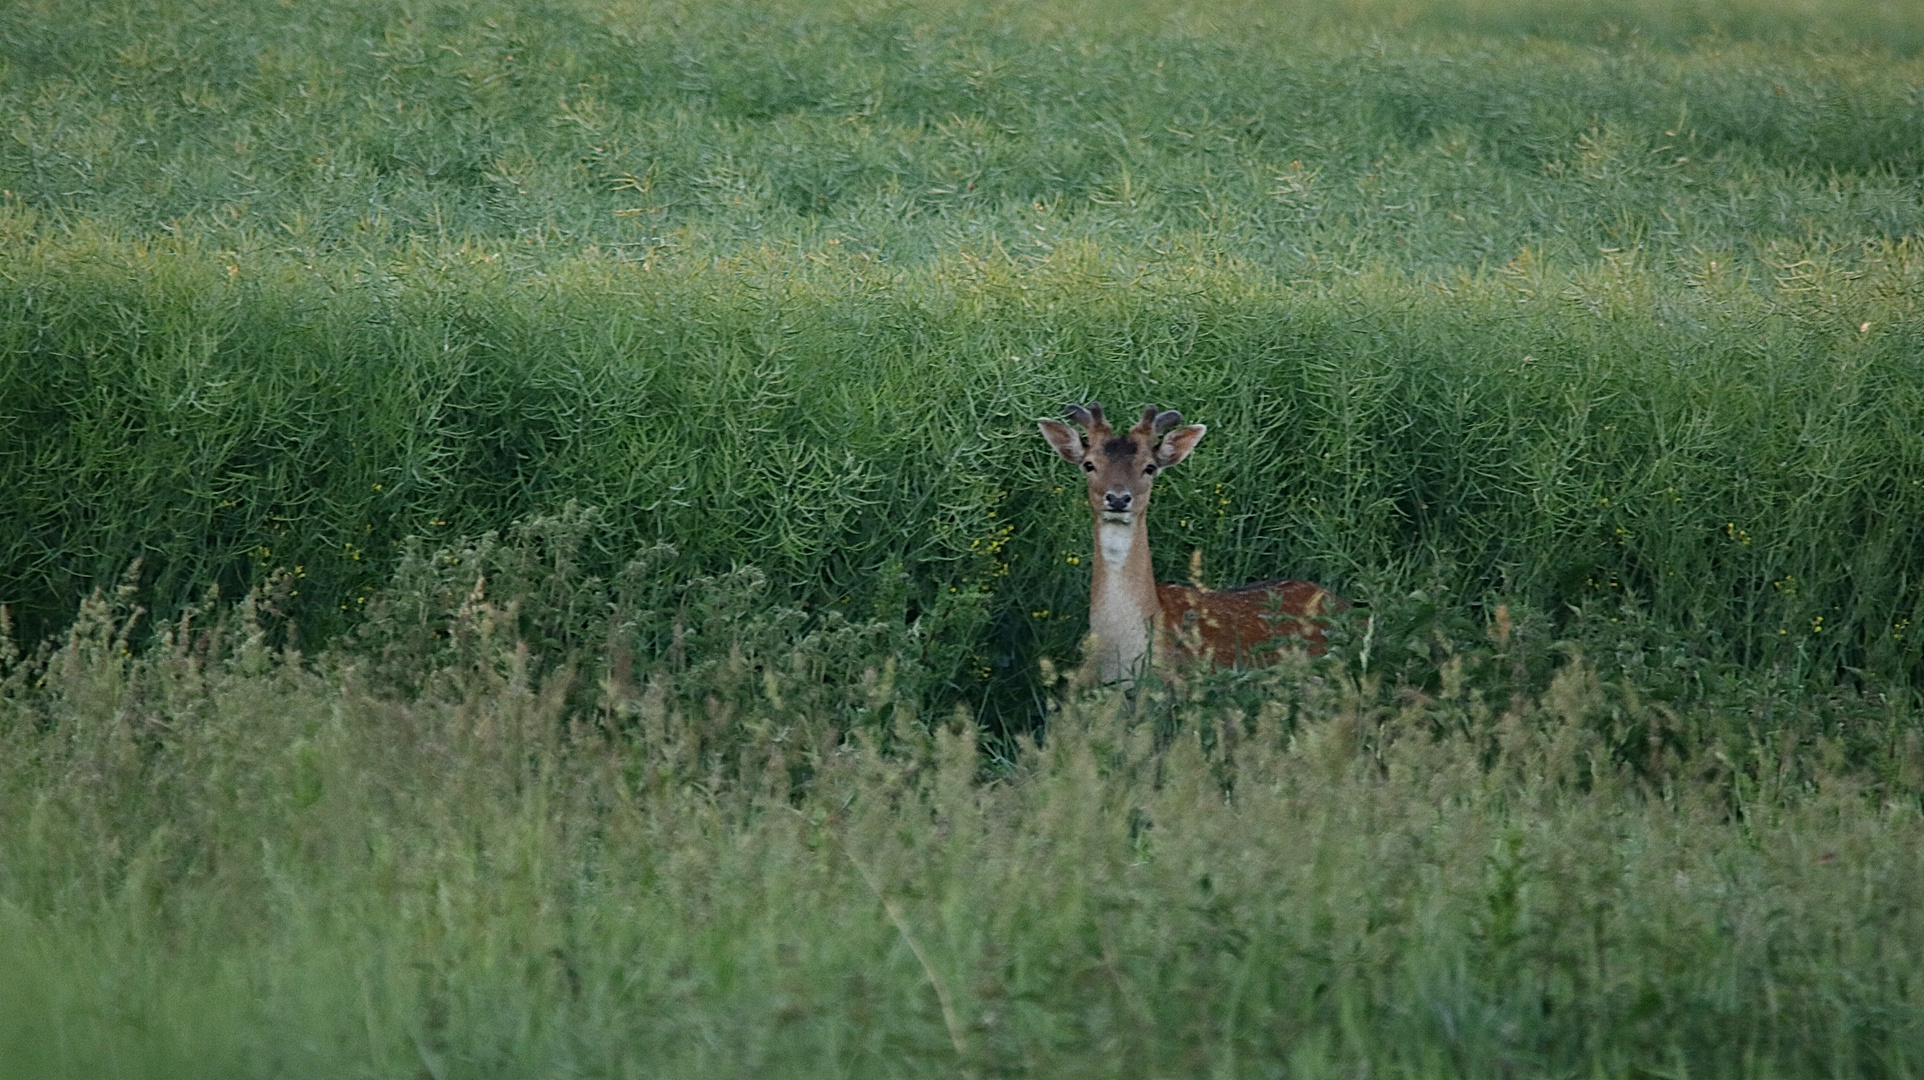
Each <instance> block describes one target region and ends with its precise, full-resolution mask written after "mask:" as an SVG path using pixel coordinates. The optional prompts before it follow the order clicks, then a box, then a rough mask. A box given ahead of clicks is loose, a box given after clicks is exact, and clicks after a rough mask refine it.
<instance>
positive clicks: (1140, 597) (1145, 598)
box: [1089, 512, 1162, 683]
mask: <svg viewBox="0 0 1924 1080" xmlns="http://www.w3.org/2000/svg"><path fill="white" fill-rule="evenodd" d="M1145 517H1146V515H1144V514H1143V513H1141V512H1138V513H1136V514H1135V515H1134V520H1133V521H1132V522H1130V523H1129V524H1127V525H1117V524H1111V523H1108V522H1104V521H1102V520H1101V519H1100V518H1098V519H1097V520H1096V544H1095V549H1096V553H1095V574H1094V580H1093V581H1091V582H1090V588H1089V633H1090V634H1091V635H1092V636H1093V637H1094V638H1095V641H1094V643H1093V644H1094V648H1095V654H1094V659H1095V663H1096V670H1097V672H1098V674H1099V675H1100V676H1101V678H1102V681H1104V682H1121V683H1130V682H1133V681H1134V677H1135V675H1136V674H1137V673H1138V672H1140V671H1141V670H1142V666H1143V662H1144V659H1145V658H1146V657H1147V656H1148V654H1149V642H1150V639H1151V637H1152V635H1154V633H1155V622H1156V616H1157V615H1159V614H1161V612H1162V609H1161V607H1160V606H1159V605H1158V603H1157V601H1156V578H1155V574H1154V573H1153V572H1152V571H1151V570H1150V566H1149V527H1148V524H1147V522H1146V520H1145Z"/></svg>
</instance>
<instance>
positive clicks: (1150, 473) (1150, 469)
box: [1142, 465, 1156, 476]
mask: <svg viewBox="0 0 1924 1080" xmlns="http://www.w3.org/2000/svg"><path fill="white" fill-rule="evenodd" d="M1142 474H1143V475H1144V476H1154V475H1156V467H1155V466H1154V465H1150V466H1148V467H1147V468H1144V469H1143V470H1142Z"/></svg>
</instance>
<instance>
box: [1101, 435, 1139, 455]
mask: <svg viewBox="0 0 1924 1080" xmlns="http://www.w3.org/2000/svg"><path fill="white" fill-rule="evenodd" d="M1102 453H1103V456H1105V457H1112V458H1122V457H1135V456H1136V442H1135V440H1134V439H1125V438H1123V437H1122V436H1120V435H1118V436H1116V437H1115V438H1113V439H1110V440H1109V441H1108V442H1106V443H1103V444H1102Z"/></svg>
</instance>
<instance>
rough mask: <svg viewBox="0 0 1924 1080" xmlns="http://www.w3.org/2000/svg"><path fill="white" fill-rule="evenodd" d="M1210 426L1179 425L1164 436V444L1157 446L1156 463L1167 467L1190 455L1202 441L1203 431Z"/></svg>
mask: <svg viewBox="0 0 1924 1080" xmlns="http://www.w3.org/2000/svg"><path fill="white" fill-rule="evenodd" d="M1208 430H1209V428H1208V427H1206V426H1204V425H1202V424H1191V425H1189V426H1188V427H1179V428H1177V429H1176V430H1174V431H1172V432H1170V433H1169V434H1167V435H1164V436H1163V437H1162V445H1161V446H1158V447H1156V464H1157V465H1158V466H1160V467H1162V468H1165V469H1167V468H1168V467H1170V466H1171V465H1174V464H1175V463H1176V462H1178V461H1181V460H1182V459H1183V458H1186V457H1188V456H1189V452H1190V451H1191V450H1194V449H1195V448H1196V444H1197V443H1199V442H1201V441H1202V437H1203V432H1205V431H1208Z"/></svg>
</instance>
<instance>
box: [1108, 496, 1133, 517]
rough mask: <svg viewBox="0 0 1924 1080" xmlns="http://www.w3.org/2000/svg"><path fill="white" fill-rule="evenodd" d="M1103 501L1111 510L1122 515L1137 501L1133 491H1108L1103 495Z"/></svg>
mask: <svg viewBox="0 0 1924 1080" xmlns="http://www.w3.org/2000/svg"><path fill="white" fill-rule="evenodd" d="M1102 501H1103V502H1104V503H1106V504H1107V505H1108V508H1109V509H1110V510H1113V511H1115V512H1116V513H1121V512H1123V511H1124V510H1127V509H1129V504H1130V503H1132V502H1135V501H1136V496H1135V493H1134V492H1131V491H1108V492H1104V493H1103V496H1102Z"/></svg>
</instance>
